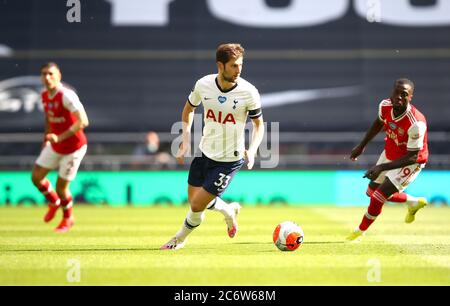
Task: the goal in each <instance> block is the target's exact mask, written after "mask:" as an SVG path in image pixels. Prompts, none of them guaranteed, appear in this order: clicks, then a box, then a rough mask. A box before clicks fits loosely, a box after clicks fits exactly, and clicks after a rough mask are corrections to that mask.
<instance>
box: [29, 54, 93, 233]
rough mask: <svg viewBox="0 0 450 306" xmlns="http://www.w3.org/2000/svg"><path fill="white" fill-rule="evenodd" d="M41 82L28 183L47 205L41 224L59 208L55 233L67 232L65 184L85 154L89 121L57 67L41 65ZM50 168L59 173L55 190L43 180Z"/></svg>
mask: <svg viewBox="0 0 450 306" xmlns="http://www.w3.org/2000/svg"><path fill="white" fill-rule="evenodd" d="M41 80H42V84H43V85H44V87H45V90H44V91H43V92H42V103H43V106H44V112H45V133H44V142H43V147H42V151H41V154H40V155H39V157H38V159H37V160H36V163H35V165H34V167H33V171H32V181H33V184H34V185H35V186H36V187H37V188H38V189H39V191H40V192H41V193H42V194H43V195H44V196H45V198H46V199H47V201H48V202H49V205H48V212H47V214H46V215H45V217H44V221H45V222H50V221H51V220H52V219H53V218H54V216H55V214H56V211H57V210H58V208H59V207H62V210H63V219H62V221H61V222H60V224H59V225H58V226H57V227H56V229H55V231H56V232H67V231H68V230H70V228H71V227H72V226H73V224H74V218H73V216H72V205H73V203H72V195H71V193H70V190H69V185H70V182H71V181H73V180H74V179H75V177H76V174H77V171H78V168H79V167H80V164H81V160H82V159H83V157H84V155H85V154H86V150H87V139H86V136H85V134H84V132H83V129H84V128H86V127H87V126H88V124H89V121H88V118H87V115H86V112H85V110H84V107H83V105H82V104H81V102H80V100H79V98H78V96H77V94H76V93H75V92H74V91H73V90H71V89H69V88H67V87H65V86H64V85H63V84H62V83H61V70H60V69H59V67H58V65H57V64H55V63H47V64H45V65H43V66H42V67H41ZM53 169H58V170H59V171H58V179H57V182H56V191H55V190H54V189H53V187H52V184H51V183H50V182H49V181H48V179H47V178H46V176H47V174H48V173H49V172H50V171H51V170H53Z"/></svg>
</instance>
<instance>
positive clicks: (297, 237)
mask: <svg viewBox="0 0 450 306" xmlns="http://www.w3.org/2000/svg"><path fill="white" fill-rule="evenodd" d="M303 237H304V234H303V230H302V228H301V227H300V226H299V225H298V224H296V223H294V222H292V221H285V222H282V223H280V224H278V225H277V227H276V228H275V230H274V231H273V243H274V244H275V245H276V246H277V248H279V249H280V250H281V251H294V250H296V249H298V247H299V246H301V245H302V243H303Z"/></svg>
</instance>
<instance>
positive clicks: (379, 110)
mask: <svg viewBox="0 0 450 306" xmlns="http://www.w3.org/2000/svg"><path fill="white" fill-rule="evenodd" d="M383 106H384V100H383V101H381V102H380V105H378V119H380V120H381V121H383V122H384V118H383V108H382V107H383Z"/></svg>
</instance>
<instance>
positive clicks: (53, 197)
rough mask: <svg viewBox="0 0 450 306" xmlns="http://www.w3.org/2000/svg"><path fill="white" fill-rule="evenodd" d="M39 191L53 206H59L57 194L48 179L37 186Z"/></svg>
mask: <svg viewBox="0 0 450 306" xmlns="http://www.w3.org/2000/svg"><path fill="white" fill-rule="evenodd" d="M38 189H39V191H40V192H41V193H42V194H43V195H44V197H45V198H46V199H47V201H49V202H50V203H51V204H53V205H54V206H59V204H60V201H61V200H60V199H59V196H58V194H57V193H56V192H55V191H54V190H53V187H52V185H51V184H50V182H49V181H48V180H44V181H43V182H42V183H41V186H39V187H38Z"/></svg>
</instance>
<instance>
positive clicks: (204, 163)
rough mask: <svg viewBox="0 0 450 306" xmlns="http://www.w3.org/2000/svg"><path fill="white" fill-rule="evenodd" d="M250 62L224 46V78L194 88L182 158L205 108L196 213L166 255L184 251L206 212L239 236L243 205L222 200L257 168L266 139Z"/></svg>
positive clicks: (195, 170)
mask: <svg viewBox="0 0 450 306" xmlns="http://www.w3.org/2000/svg"><path fill="white" fill-rule="evenodd" d="M243 59H244V48H242V46H241V45H240V44H223V45H220V46H219V47H218V49H217V50H216V64H217V69H218V73H217V74H210V75H207V76H205V77H203V78H201V79H200V80H198V81H197V83H196V84H195V86H194V89H193V90H192V92H191V94H190V95H189V98H188V100H187V101H186V103H185V106H184V109H183V114H182V122H183V134H182V139H183V142H182V144H181V146H180V148H179V151H178V153H177V160H178V162H179V163H181V164H182V163H183V162H184V157H185V156H186V154H187V153H188V152H190V133H191V126H192V122H193V117H194V112H195V109H196V108H197V107H198V106H200V104H203V108H204V120H203V121H204V124H205V125H204V129H203V136H202V139H201V141H200V151H201V153H202V156H201V157H196V158H194V160H193V161H192V164H191V168H190V170H189V178H188V183H189V186H188V199H189V204H190V210H189V212H188V214H187V217H186V219H185V221H184V222H183V224H182V226H181V228H180V230H179V231H178V232H177V233H176V234H175V236H174V237H173V238H171V239H170V240H169V241H168V242H167V243H166V244H164V245H163V246H162V247H161V249H162V250H170V249H180V248H182V247H183V246H184V245H185V243H186V237H187V236H188V235H189V234H190V233H191V232H192V231H193V230H194V229H195V228H196V227H198V226H199V225H200V224H201V222H202V220H203V218H204V214H205V209H206V208H208V209H211V210H214V211H219V212H221V213H222V214H223V215H224V216H225V221H226V223H227V231H228V236H229V237H230V238H233V237H234V236H235V235H236V232H237V229H238V224H237V220H236V216H237V214H238V212H239V210H240V208H241V207H240V205H239V204H238V203H236V202H234V203H230V204H227V203H226V202H224V201H223V200H222V199H221V198H220V196H221V195H222V194H223V193H224V192H225V189H226V188H227V187H228V186H229V185H230V182H231V180H232V179H233V177H234V175H235V174H236V173H237V172H238V171H239V169H240V168H241V167H242V165H243V164H244V157H246V158H247V160H248V163H247V167H248V168H249V169H251V168H252V167H253V164H254V160H255V155H256V151H257V150H258V147H259V145H260V144H261V141H262V139H263V136H264V123H263V119H262V112H261V100H260V96H259V93H258V90H257V89H256V88H255V87H254V86H253V85H252V84H250V83H249V82H247V81H246V80H244V79H242V78H240V74H241V72H242V65H243ZM247 117H250V119H251V120H252V124H253V135H252V140H251V143H250V145H249V148H248V149H247V150H245V137H244V136H245V135H244V130H245V125H246V122H247Z"/></svg>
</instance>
